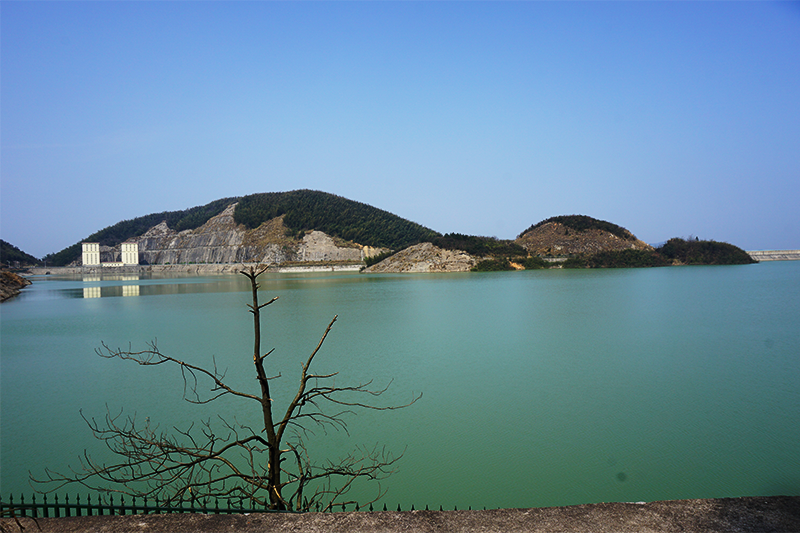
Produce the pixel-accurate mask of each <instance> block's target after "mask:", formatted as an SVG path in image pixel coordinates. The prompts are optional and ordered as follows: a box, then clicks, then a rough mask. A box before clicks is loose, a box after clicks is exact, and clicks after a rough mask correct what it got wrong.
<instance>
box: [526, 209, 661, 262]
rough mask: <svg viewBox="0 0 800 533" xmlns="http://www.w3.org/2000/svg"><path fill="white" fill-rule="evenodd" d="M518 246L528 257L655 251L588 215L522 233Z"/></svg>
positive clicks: (546, 222)
mask: <svg viewBox="0 0 800 533" xmlns="http://www.w3.org/2000/svg"><path fill="white" fill-rule="evenodd" d="M516 243H517V244H519V245H520V246H522V247H523V248H524V249H525V250H526V251H527V252H528V253H529V254H531V255H537V256H544V257H554V256H573V255H579V254H596V253H599V252H606V251H620V250H631V249H632V250H652V249H653V248H652V247H651V246H650V245H649V244H647V243H644V242H642V241H640V240H639V239H637V238H636V236H634V235H633V233H631V232H630V231H628V230H627V229H625V228H623V227H621V226H617V225H616V224H612V223H611V222H606V221H605V220H598V219H596V218H592V217H589V216H586V215H567V216H557V217H551V218H548V219H546V220H542V221H541V222H539V223H537V224H534V225H533V226H531V227H529V228H528V229H526V230H525V231H523V232H522V233H521V234H520V235H519V237H517V240H516Z"/></svg>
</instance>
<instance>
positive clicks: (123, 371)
mask: <svg viewBox="0 0 800 533" xmlns="http://www.w3.org/2000/svg"><path fill="white" fill-rule="evenodd" d="M240 278H241V279H240ZM247 291H248V285H247V280H246V279H245V278H244V277H242V276H238V277H237V276H214V277H184V278H170V279H157V278H148V279H144V278H142V279H138V278H136V277H131V276H128V277H125V276H108V277H105V278H103V279H100V278H97V277H94V278H86V279H81V278H79V277H78V278H50V277H48V278H37V279H35V282H34V285H32V286H31V287H29V288H28V289H25V291H24V292H23V294H22V295H21V296H20V297H19V298H17V299H16V300H14V301H11V302H7V303H4V304H3V305H2V307H1V308H0V313H1V314H0V327H1V328H2V329H1V330H0V335H1V336H0V371H1V374H0V376H1V377H0V380H1V381H0V385H1V388H0V401H1V402H2V403H0V409H1V411H0V415H1V416H0V493H2V494H3V496H4V497H6V496H7V494H8V493H10V492H12V491H13V492H14V493H19V492H25V493H26V494H29V493H30V492H31V489H30V487H29V485H28V481H27V478H28V471H29V470H30V471H32V472H33V473H35V474H41V473H42V471H43V469H44V467H46V466H48V467H55V468H64V467H65V466H66V465H68V464H73V465H74V464H77V462H78V461H77V457H78V456H79V455H80V454H81V453H82V451H83V450H84V449H86V448H88V449H89V450H90V451H93V452H98V453H101V447H100V445H99V443H97V442H95V441H93V439H92V437H91V434H90V432H89V431H88V429H87V428H86V427H85V425H84V423H83V422H82V420H81V419H80V414H79V411H80V410H83V412H84V414H86V415H87V416H95V417H102V416H103V415H104V414H105V412H106V406H107V407H108V409H110V410H111V411H113V412H116V411H118V410H119V409H121V408H123V407H124V408H125V411H126V412H130V413H131V414H132V413H134V412H135V413H136V414H137V416H138V417H145V416H148V417H150V419H151V420H152V421H155V422H159V423H160V424H161V425H162V426H163V427H169V426H172V425H178V426H180V427H183V426H185V425H187V424H188V423H189V422H191V421H192V420H198V419H202V418H207V417H209V416H213V415H214V414H215V413H216V412H217V411H220V410H225V411H230V412H234V413H235V415H236V417H237V418H238V419H239V420H240V421H247V420H254V421H257V420H258V412H257V411H256V410H254V409H253V407H252V406H250V405H249V404H248V403H247V402H245V403H241V402H240V401H239V402H237V401H233V400H231V401H227V400H226V401H225V402H223V403H221V404H217V405H216V409H215V410H211V409H209V408H208V407H204V408H203V407H197V406H192V405H188V404H186V403H185V402H183V401H182V400H181V394H182V381H181V378H180V375H179V373H177V372H175V371H174V369H166V368H141V367H138V366H136V365H133V364H130V363H128V364H126V363H124V362H121V361H113V360H105V359H101V358H99V357H97V356H96V355H95V353H94V350H95V348H97V347H98V346H99V345H100V343H101V342H106V343H107V344H109V345H111V346H114V347H117V346H120V347H128V345H129V343H130V344H131V346H132V347H133V348H134V349H139V348H144V347H145V346H146V343H147V342H148V341H151V340H154V339H157V342H158V345H159V347H160V348H161V349H162V351H164V352H166V353H169V354H172V355H177V356H180V357H181V358H183V359H185V360H187V361H192V362H195V363H197V364H204V365H208V366H210V365H211V362H212V358H215V359H216V361H217V363H218V365H219V366H221V367H227V368H228V369H229V370H228V378H229V380H230V381H231V382H232V383H233V384H235V385H237V386H239V387H241V388H243V389H247V390H252V389H256V388H257V385H256V382H255V380H254V379H253V376H252V374H251V372H252V371H251V365H252V330H251V325H252V322H251V319H250V315H249V313H248V312H247V310H246V308H245V304H246V303H247V299H248V297H249V294H248V292H247ZM262 294H263V298H267V297H271V296H273V295H275V296H279V297H280V299H279V300H278V302H276V303H275V304H273V305H271V306H270V307H268V308H266V310H265V317H264V318H265V320H264V326H265V331H264V333H265V336H266V340H265V341H264V342H263V346H264V348H265V349H267V348H271V347H274V348H276V351H275V353H274V354H273V355H272V356H270V360H271V364H272V370H271V372H272V373H273V374H278V373H279V372H280V373H282V375H283V378H282V379H280V380H276V381H274V382H273V387H276V388H277V390H275V391H274V396H275V397H276V398H278V399H280V398H286V396H287V395H289V394H291V393H293V389H294V387H295V382H294V376H295V375H297V373H298V372H299V368H300V361H301V359H303V358H304V357H306V356H307V355H308V354H309V353H310V351H311V350H312V349H313V348H314V346H315V345H316V342H317V341H318V339H319V336H320V335H321V334H322V332H323V330H324V328H325V326H326V325H327V323H328V322H329V321H330V319H331V318H332V317H333V315H334V314H338V315H339V321H338V322H337V323H336V325H335V327H334V330H333V332H332V333H331V335H330V336H329V338H328V341H327V342H326V345H325V348H324V351H323V353H322V355H321V356H320V358H319V360H318V364H319V366H318V367H317V370H318V372H326V371H340V372H341V376H342V377H341V380H342V382H344V381H346V382H348V383H353V382H358V381H364V380H368V379H371V378H375V379H376V381H377V382H378V383H380V384H385V383H387V382H389V381H391V380H393V382H392V386H391V388H390V391H389V393H387V395H386V398H385V399H386V401H388V402H391V403H403V402H405V401H407V400H408V399H410V398H411V396H412V395H413V394H414V393H417V392H423V393H424V396H423V398H422V400H420V401H419V402H418V403H417V404H415V405H414V406H412V407H410V408H408V409H405V410H402V411H396V412H389V413H386V412H383V413H365V414H359V415H358V417H356V418H354V419H352V420H351V421H350V429H351V435H350V437H349V438H348V437H347V436H346V435H340V434H327V435H326V434H323V433H318V434H317V435H315V437H314V438H313V439H311V440H312V441H313V443H312V445H313V449H314V450H316V451H317V453H320V454H326V455H329V456H331V457H334V456H337V455H339V454H341V453H343V452H344V451H345V450H348V449H350V447H351V446H352V445H353V444H367V445H372V444H374V443H376V442H381V443H386V444H387V445H388V447H389V448H391V449H392V450H394V451H397V452H402V451H403V450H405V456H404V457H403V459H402V461H401V463H400V465H399V468H400V470H399V472H398V473H397V474H395V475H394V476H393V477H391V478H390V479H389V480H387V481H386V482H384V488H386V489H388V495H387V496H386V498H385V499H384V501H386V502H387V504H388V505H389V506H390V507H396V505H397V504H398V503H399V504H401V505H402V506H403V508H408V507H410V506H411V504H414V505H415V506H416V507H417V508H424V507H425V505H430V506H431V507H432V508H433V507H436V508H438V506H439V505H443V506H444V507H445V508H452V507H453V506H458V508H459V509H466V508H467V507H468V506H471V507H473V508H483V507H487V508H495V507H532V506H550V505H568V504H576V503H589V502H599V501H650V500H659V499H681V498H710V497H726V496H740V495H771V494H795V495H796V494H800V262H774V263H762V264H758V265H749V266H737V267H683V268H659V269H620V270H592V271H541V272H536V271H529V272H512V273H496V274H446V275H396V276H394V275H361V274H329V273H320V274H303V275H290V274H273V275H270V276H266V277H264V278H263V282H262Z"/></svg>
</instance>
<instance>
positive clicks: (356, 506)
mask: <svg viewBox="0 0 800 533" xmlns="http://www.w3.org/2000/svg"><path fill="white" fill-rule="evenodd" d="M356 511H358V502H356Z"/></svg>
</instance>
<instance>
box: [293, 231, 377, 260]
mask: <svg viewBox="0 0 800 533" xmlns="http://www.w3.org/2000/svg"><path fill="white" fill-rule="evenodd" d="M297 256H298V259H297V260H298V261H361V260H362V259H363V257H362V252H361V248H359V247H356V246H353V247H339V246H337V245H336V243H335V242H334V241H333V239H332V238H331V237H330V236H329V235H327V234H325V233H323V232H321V231H312V232H311V233H308V234H307V235H306V236H305V237H303V242H302V244H301V245H300V247H299V249H298V253H297Z"/></svg>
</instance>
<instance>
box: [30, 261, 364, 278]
mask: <svg viewBox="0 0 800 533" xmlns="http://www.w3.org/2000/svg"><path fill="white" fill-rule="evenodd" d="M257 264H258V263H207V264H195V265H131V266H115V267H104V266H89V267H82V266H79V267H47V268H45V267H31V268H29V269H28V271H27V273H26V275H31V276H46V275H58V274H142V273H148V274H153V273H168V272H175V273H184V274H238V273H239V271H241V270H242V269H243V268H246V267H250V266H256V265H257ZM363 266H364V265H363V264H358V263H356V264H353V263H341V264H337V263H328V264H311V265H286V266H279V265H272V266H270V267H269V268H268V270H267V272H278V273H290V272H291V273H304V272H359V271H360V270H361V268H362V267H363Z"/></svg>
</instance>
